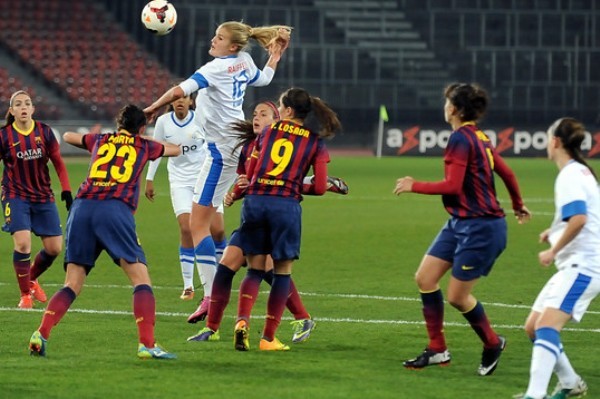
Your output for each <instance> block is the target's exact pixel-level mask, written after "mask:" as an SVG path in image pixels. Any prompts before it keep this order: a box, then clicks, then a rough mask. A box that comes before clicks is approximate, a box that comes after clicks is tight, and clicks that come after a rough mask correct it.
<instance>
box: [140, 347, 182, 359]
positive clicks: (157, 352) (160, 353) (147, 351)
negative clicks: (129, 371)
mask: <svg viewBox="0 0 600 399" xmlns="http://www.w3.org/2000/svg"><path fill="white" fill-rule="evenodd" d="M137 357H139V358H140V359H166V360H171V359H177V355H175V354H174V353H169V352H167V351H165V350H164V349H163V348H161V347H160V346H158V345H157V344H154V348H146V347H145V346H144V344H139V345H138V351H137Z"/></svg>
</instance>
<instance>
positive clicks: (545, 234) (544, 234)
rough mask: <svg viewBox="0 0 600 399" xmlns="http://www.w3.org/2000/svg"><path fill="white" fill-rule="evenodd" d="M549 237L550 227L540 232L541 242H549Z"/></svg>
mask: <svg viewBox="0 0 600 399" xmlns="http://www.w3.org/2000/svg"><path fill="white" fill-rule="evenodd" d="M548 237H550V229H546V230H544V231H542V232H541V233H540V243H543V242H548Z"/></svg>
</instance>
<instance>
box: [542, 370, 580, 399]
mask: <svg viewBox="0 0 600 399" xmlns="http://www.w3.org/2000/svg"><path fill="white" fill-rule="evenodd" d="M587 391H588V387H587V384H586V383H585V381H584V380H583V378H581V377H579V376H578V377H577V383H576V384H575V387H573V388H570V389H569V388H565V387H563V386H562V384H561V383H560V381H559V382H557V383H556V387H555V388H554V391H552V396H550V399H565V398H582V397H584V396H585V395H586V394H587Z"/></svg>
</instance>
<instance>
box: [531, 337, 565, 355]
mask: <svg viewBox="0 0 600 399" xmlns="http://www.w3.org/2000/svg"><path fill="white" fill-rule="evenodd" d="M534 346H539V347H540V348H544V349H546V350H547V351H548V352H550V353H552V354H553V355H554V357H555V358H557V359H558V356H560V351H559V352H557V351H556V349H557V348H556V347H554V346H550V345H547V342H546V341H540V340H539V339H536V340H535V344H534Z"/></svg>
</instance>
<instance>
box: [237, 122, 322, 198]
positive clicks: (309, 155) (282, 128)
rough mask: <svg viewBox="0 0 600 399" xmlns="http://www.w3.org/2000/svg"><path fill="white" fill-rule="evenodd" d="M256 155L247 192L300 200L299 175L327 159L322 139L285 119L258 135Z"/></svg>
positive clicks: (304, 173)
mask: <svg viewBox="0 0 600 399" xmlns="http://www.w3.org/2000/svg"><path fill="white" fill-rule="evenodd" d="M252 156H253V157H258V161H257V164H256V167H255V168H254V173H252V178H250V177H249V179H250V185H249V186H248V189H247V190H246V194H247V195H274V196H281V197H290V198H296V199H298V200H302V195H301V194H300V193H301V191H302V179H304V176H306V174H307V173H308V171H309V169H310V167H311V165H314V164H316V163H317V162H329V152H328V151H327V147H326V146H325V142H324V141H323V140H322V139H321V138H320V137H319V136H318V135H317V134H315V133H312V132H311V131H310V130H308V129H307V128H306V127H303V126H302V125H300V124H297V123H295V122H292V121H289V120H283V121H279V122H276V123H274V124H273V125H271V126H270V127H269V128H267V129H265V131H263V133H262V134H261V135H260V136H259V138H258V140H257V142H256V146H255V151H254V153H253V154H252Z"/></svg>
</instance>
